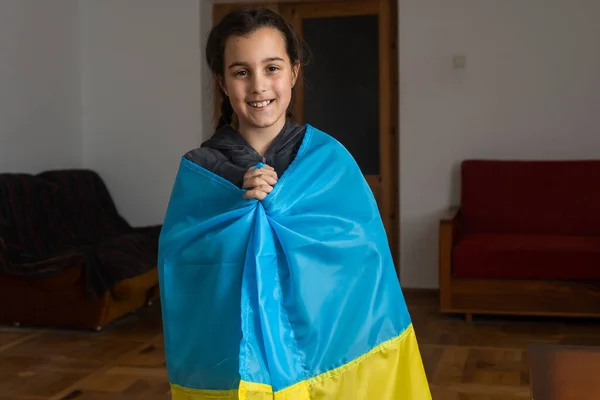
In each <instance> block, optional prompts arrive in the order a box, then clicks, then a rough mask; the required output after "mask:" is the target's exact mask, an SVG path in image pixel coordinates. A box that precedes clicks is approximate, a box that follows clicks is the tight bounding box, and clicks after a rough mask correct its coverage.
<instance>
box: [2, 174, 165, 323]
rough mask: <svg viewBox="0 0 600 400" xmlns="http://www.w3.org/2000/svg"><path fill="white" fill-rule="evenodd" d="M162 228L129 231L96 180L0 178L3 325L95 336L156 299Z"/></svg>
mask: <svg viewBox="0 0 600 400" xmlns="http://www.w3.org/2000/svg"><path fill="white" fill-rule="evenodd" d="M159 232H160V226H153V227H144V228H132V227H131V226H130V225H129V224H128V223H127V222H126V221H125V220H124V219H123V218H122V217H121V216H120V215H119V214H118V212H117V210H116V208H115V205H114V203H113V201H112V199H111V197H110V194H109V192H108V190H107V188H106V186H105V184H104V182H103V181H102V179H101V178H100V176H99V175H98V174H96V173H95V172H93V171H89V170H62V171H48V172H44V173H41V174H39V175H30V174H0V322H1V323H11V324H15V325H17V324H20V325H34V326H52V327H74V328H91V329H98V328H100V327H104V326H106V324H108V323H110V322H111V321H112V320H114V319H116V318H118V317H120V316H122V315H124V314H127V313H129V312H131V311H133V310H135V309H136V308H139V307H141V306H143V305H144V304H145V303H146V302H147V301H149V300H150V299H151V298H155V297H156V293H157V290H156V286H157V284H158V283H157V282H158V276H157V270H156V259H157V251H158V235H159Z"/></svg>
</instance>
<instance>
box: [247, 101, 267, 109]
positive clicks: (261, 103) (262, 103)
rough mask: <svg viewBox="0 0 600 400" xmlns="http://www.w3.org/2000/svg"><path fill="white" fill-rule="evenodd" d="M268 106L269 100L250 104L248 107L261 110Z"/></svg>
mask: <svg viewBox="0 0 600 400" xmlns="http://www.w3.org/2000/svg"><path fill="white" fill-rule="evenodd" d="M269 104H271V100H265V101H258V102H254V103H250V105H251V106H252V107H256V108H263V107H266V106H268V105H269Z"/></svg>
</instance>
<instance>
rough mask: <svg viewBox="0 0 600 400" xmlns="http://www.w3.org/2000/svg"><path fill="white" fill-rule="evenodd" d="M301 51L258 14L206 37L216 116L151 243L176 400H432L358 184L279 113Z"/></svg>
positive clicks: (245, 13)
mask: <svg viewBox="0 0 600 400" xmlns="http://www.w3.org/2000/svg"><path fill="white" fill-rule="evenodd" d="M305 54H306V51H305V49H304V47H303V46H302V45H301V42H300V41H299V39H298V38H297V36H296V34H295V33H294V31H293V30H292V29H291V28H290V26H289V25H288V24H286V23H285V22H284V20H283V19H282V18H281V17H280V16H279V15H277V14H276V13H274V12H272V11H270V10H268V9H248V10H241V11H236V12H233V13H231V14H229V15H227V16H226V17H225V18H224V19H223V20H222V21H221V22H220V23H219V24H218V25H217V26H215V27H214V29H213V30H212V32H211V33H210V36H209V40H208V44H207V47H206V58H207V61H208V64H209V65H210V68H211V70H212V72H213V74H214V77H215V79H216V80H217V82H218V83H219V87H220V90H221V94H222V95H223V98H224V101H223V105H222V115H221V119H220V121H219V126H218V129H217V131H216V133H215V134H214V135H213V137H212V138H211V139H210V140H208V141H207V142H206V143H204V144H203V145H202V146H201V147H200V148H198V149H195V150H192V151H190V152H189V153H187V154H186V155H185V157H183V159H182V162H181V165H180V169H179V172H178V174H177V178H176V181H175V185H174V188H173V193H172V195H171V200H170V202H169V207H168V210H167V215H166V217H165V222H164V224H163V229H162V232H161V237H160V243H159V260H158V265H159V279H160V288H161V299H162V300H161V306H162V310H163V329H164V336H165V352H166V361H167V370H168V373H169V379H170V382H171V390H172V398H173V399H174V400H183V399H186V400H201V399H217V398H222V399H241V400H250V399H252V400H254V399H256V400H262V399H281V400H284V399H288V400H309V399H339V400H342V399H354V400H373V399H378V400H392V399H405V400H427V399H431V395H430V393H429V388H428V385H427V380H426V378H425V373H424V370H423V365H422V362H421V358H420V354H419V350H418V346H417V341H416V338H415V334H414V330H413V328H412V323H411V320H410V316H409V314H408V310H407V309H406V304H405V302H404V298H403V297H402V293H401V290H400V286H399V283H398V280H397V277H396V273H395V269H394V265H393V261H392V257H391V254H390V252H389V246H388V243H387V236H386V232H385V230H384V228H383V224H382V222H381V218H380V216H379V213H378V209H377V205H376V202H375V199H374V197H373V194H372V193H371V191H370V189H369V186H368V185H367V183H366V181H365V179H364V177H363V175H362V173H361V171H360V169H359V168H358V165H357V164H356V162H355V161H354V159H353V158H352V157H351V156H350V154H349V153H348V152H347V151H346V149H344V148H343V146H342V145H341V144H340V143H338V142H337V141H335V140H334V139H333V138H332V137H331V136H329V135H327V134H325V133H324V132H321V131H319V130H317V129H316V128H314V127H312V126H310V125H306V126H301V125H298V124H295V123H293V122H292V121H291V120H290V119H289V112H288V109H289V106H290V101H291V98H292V89H293V87H294V85H295V84H296V81H297V79H298V75H299V72H300V68H301V67H302V66H303V65H304V63H305Z"/></svg>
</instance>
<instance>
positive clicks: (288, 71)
mask: <svg viewBox="0 0 600 400" xmlns="http://www.w3.org/2000/svg"><path fill="white" fill-rule="evenodd" d="M224 65H225V71H224V76H223V79H222V80H221V86H222V88H223V90H224V92H225V93H226V95H227V96H228V97H229V100H230V101H231V106H232V108H233V110H234V111H235V113H236V115H237V117H238V122H239V130H240V132H242V133H250V132H255V133H256V132H261V133H269V134H273V135H276V134H277V133H279V131H281V129H283V126H284V125H285V119H286V110H287V108H288V105H289V104H290V101H291V97H292V87H293V86H294V84H295V83H296V78H297V76H298V66H292V64H291V61H290V58H289V56H288V54H287V51H286V48H285V40H284V37H283V35H282V34H281V32H279V30H277V29H275V28H269V27H265V28H260V29H258V30H256V31H254V32H252V33H250V34H249V35H248V36H231V37H229V38H228V39H227V41H226V43H225V63H224Z"/></svg>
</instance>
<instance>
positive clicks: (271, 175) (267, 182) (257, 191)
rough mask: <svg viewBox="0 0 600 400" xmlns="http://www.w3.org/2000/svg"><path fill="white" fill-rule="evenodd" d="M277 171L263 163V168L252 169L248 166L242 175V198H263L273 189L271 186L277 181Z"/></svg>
mask: <svg viewBox="0 0 600 400" xmlns="http://www.w3.org/2000/svg"><path fill="white" fill-rule="evenodd" d="M278 179H279V178H278V177H277V172H275V169H274V168H273V167H271V166H268V165H265V166H264V167H263V168H257V169H254V167H250V169H248V171H247V172H246V174H245V175H244V186H243V188H244V189H247V190H248V191H247V192H246V193H244V199H257V200H263V199H264V198H265V197H267V195H268V194H269V193H271V192H272V191H273V186H275V184H276V183H277V180H278Z"/></svg>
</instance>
